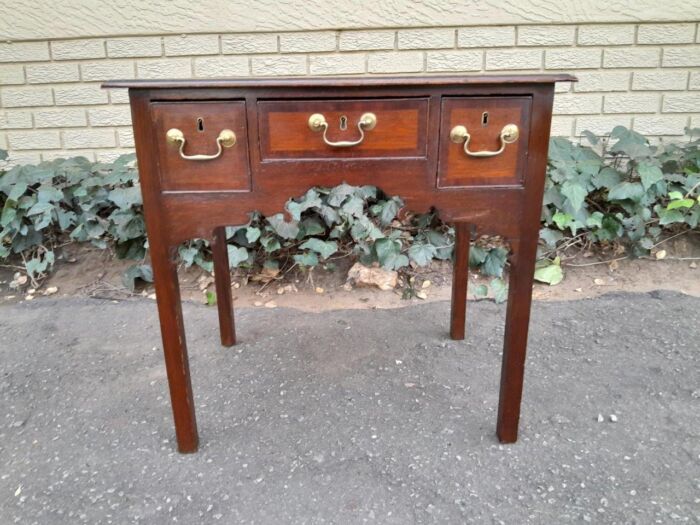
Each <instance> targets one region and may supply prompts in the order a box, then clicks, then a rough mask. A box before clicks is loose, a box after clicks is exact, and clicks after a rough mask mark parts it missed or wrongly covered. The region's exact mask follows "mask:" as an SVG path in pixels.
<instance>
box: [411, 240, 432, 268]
mask: <svg viewBox="0 0 700 525" xmlns="http://www.w3.org/2000/svg"><path fill="white" fill-rule="evenodd" d="M436 254H437V250H436V249H435V246H433V245H432V244H426V243H414V244H413V245H412V246H411V247H410V248H409V249H408V257H409V259H411V260H412V261H414V262H415V263H416V264H417V265H418V266H427V265H428V264H430V261H432V260H433V257H435V255H436Z"/></svg>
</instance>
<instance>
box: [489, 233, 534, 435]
mask: <svg viewBox="0 0 700 525" xmlns="http://www.w3.org/2000/svg"><path fill="white" fill-rule="evenodd" d="M512 248H513V256H512V257H511V270H510V278H509V289H508V306H507V309H506V327H505V336H504V341H503V363H502V366H501V391H500V397H499V401H498V424H497V428H496V434H497V435H498V439H499V440H500V441H501V443H515V441H517V439H518V423H519V420H520V402H521V399H522V394H523V376H524V373H525V354H526V349H527V334H528V326H529V323H530V305H531V303H532V284H533V277H534V273H535V260H536V254H537V241H536V239H528V240H522V241H521V242H515V243H514V244H513V245H512Z"/></svg>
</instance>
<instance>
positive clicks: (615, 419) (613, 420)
mask: <svg viewBox="0 0 700 525" xmlns="http://www.w3.org/2000/svg"><path fill="white" fill-rule="evenodd" d="M610 421H612V422H613V423H617V416H616V415H615V414H610Z"/></svg>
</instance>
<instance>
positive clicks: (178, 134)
mask: <svg viewBox="0 0 700 525" xmlns="http://www.w3.org/2000/svg"><path fill="white" fill-rule="evenodd" d="M165 140H166V141H167V142H168V144H172V145H178V144H179V145H180V156H181V157H182V158H183V159H186V160H212V159H216V158H219V157H220V156H221V153H222V152H223V148H230V147H231V146H233V145H234V144H235V143H236V134H235V133H234V132H233V131H231V130H230V129H222V130H221V133H219V136H218V137H216V145H217V146H218V147H219V151H217V152H216V153H214V155H186V154H185V152H184V151H183V150H184V149H185V134H184V133H183V132H182V131H180V130H179V129H177V128H171V129H169V130H168V131H167V133H166V134H165Z"/></svg>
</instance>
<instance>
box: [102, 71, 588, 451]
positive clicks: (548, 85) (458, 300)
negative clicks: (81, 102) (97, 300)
mask: <svg viewBox="0 0 700 525" xmlns="http://www.w3.org/2000/svg"><path fill="white" fill-rule="evenodd" d="M574 80H575V78H574V77H572V76H569V75H531V76H512V75H509V76H451V77H447V76H415V77H403V78H401V77H389V78H377V77H364V78H298V79H273V80H257V79H255V80H254V79H246V80H114V81H109V82H106V83H105V84H104V85H103V86H104V87H107V88H129V97H130V101H131V112H132V117H133V127H134V136H135V140H136V154H137V157H138V165H139V173H140V181H141V189H142V192H143V203H144V213H145V217H146V229H147V231H148V241H149V247H150V252H151V260H152V264H153V272H154V277H155V288H156V295H157V300H158V313H159V316H160V326H161V333H162V337H163V349H164V353H165V365H166V368H167V373H168V382H169V385H170V397H171V401H172V407H173V414H174V418H175V432H176V435H177V443H178V449H179V450H180V452H194V451H196V450H197V446H198V436H197V423H196V420H195V409H194V401H193V396H192V385H191V383H190V372H189V364H188V358H187V347H186V344H185V332H184V326H183V320H182V307H181V304H180V290H179V285H178V279H177V266H176V255H177V247H178V245H179V244H180V243H181V242H183V241H185V240H188V239H191V238H205V239H209V240H210V241H211V244H212V251H213V259H214V273H215V285H216V293H217V305H218V313H219V327H220V331H221V342H222V344H223V345H225V346H231V345H233V344H235V342H236V335H235V329H234V321H233V300H232V295H231V282H230V279H231V277H230V273H229V265H228V253H227V248H226V235H225V227H226V226H229V225H237V224H245V223H247V222H248V220H249V213H250V212H252V211H255V210H257V211H259V212H261V213H262V214H264V215H268V216H269V215H272V214H275V213H278V212H280V211H283V208H284V204H285V202H286V201H287V200H288V199H289V198H290V197H294V196H298V195H301V194H303V193H304V192H306V190H308V189H309V188H310V187H312V186H335V185H337V184H340V183H342V182H346V183H348V184H353V185H361V184H371V185H374V186H377V187H379V188H381V189H382V190H383V191H384V192H386V193H387V194H390V195H399V196H400V197H402V198H403V199H404V201H405V203H406V207H407V208H408V209H411V210H413V211H416V212H423V211H427V210H428V209H430V208H434V209H435V210H436V211H437V212H438V213H439V215H440V217H441V218H442V219H444V220H446V221H448V222H451V223H453V224H454V226H455V234H456V235H455V236H456V240H455V243H456V244H455V264H454V279H453V283H452V312H451V319H450V336H451V337H452V338H453V339H464V327H465V315H466V298H467V277H468V274H467V271H468V260H469V242H470V238H471V234H472V230H473V229H474V230H475V231H476V232H479V233H490V234H498V235H501V236H503V237H504V238H506V239H507V240H509V241H510V246H511V255H510V263H511V271H510V278H509V286H510V287H509V291H508V306H507V313H506V327H505V341H504V346H503V366H502V372H501V392H500V400H499V406H498V423H497V435H498V438H499V439H500V441H501V442H503V443H513V442H515V441H516V439H517V435H518V420H519V418H520V400H521V397H522V389H523V372H524V365H525V351H526V347H527V332H528V323H529V318H530V303H531V294H532V283H533V274H534V269H535V258H536V250H537V241H538V234H539V224H540V210H541V203H542V191H543V186H544V175H545V166H546V163H547V144H548V140H549V128H550V121H551V114H552V98H553V94H554V83H555V82H557V81H574Z"/></svg>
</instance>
